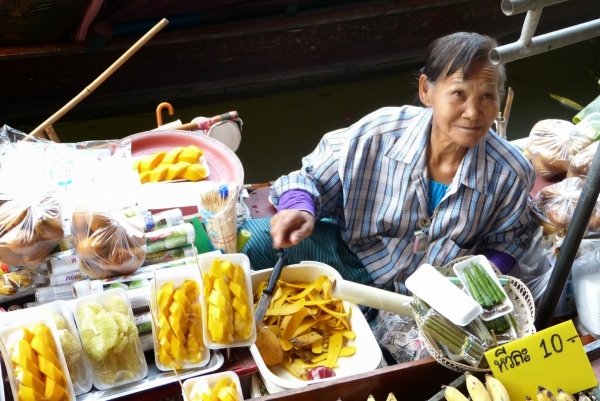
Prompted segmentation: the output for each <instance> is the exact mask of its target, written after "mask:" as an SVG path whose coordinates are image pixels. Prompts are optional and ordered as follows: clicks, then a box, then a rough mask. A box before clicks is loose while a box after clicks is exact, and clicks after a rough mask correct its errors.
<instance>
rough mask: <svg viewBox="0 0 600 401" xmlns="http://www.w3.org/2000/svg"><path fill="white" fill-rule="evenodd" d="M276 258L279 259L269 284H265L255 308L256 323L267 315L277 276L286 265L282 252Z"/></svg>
mask: <svg viewBox="0 0 600 401" xmlns="http://www.w3.org/2000/svg"><path fill="white" fill-rule="evenodd" d="M277 257H278V258H279V259H277V263H276V264H275V267H274V268H273V270H272V271H271V276H270V277H269V283H268V284H267V287H266V288H265V289H264V290H263V293H262V295H261V296H260V300H259V301H258V307H257V308H256V312H255V314H254V319H255V320H256V321H257V322H262V321H263V319H264V318H265V313H267V308H268V307H269V303H270V302H271V298H273V292H274V291H275V286H276V285H277V280H279V276H280V275H281V270H283V266H285V265H286V264H287V260H286V258H285V255H284V254H283V252H281V251H280V252H279V253H278V254H277Z"/></svg>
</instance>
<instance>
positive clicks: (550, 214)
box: [533, 177, 584, 230]
mask: <svg viewBox="0 0 600 401" xmlns="http://www.w3.org/2000/svg"><path fill="white" fill-rule="evenodd" d="M583 184H584V181H583V180H582V179H581V178H579V177H572V178H565V179H564V180H562V181H560V182H557V183H556V184H552V185H548V186H547V187H544V188H542V189H541V190H540V192H538V193H537V195H535V197H534V198H533V203H534V206H535V207H534V212H537V213H539V214H540V215H541V216H542V217H543V218H545V219H546V220H547V221H549V222H550V223H551V224H552V225H553V226H555V227H556V229H557V230H562V229H566V228H567V227H568V225H569V223H570V222H571V216H573V212H574V211H575V206H576V205H577V201H578V200H579V195H580V194H581V189H582V188H583Z"/></svg>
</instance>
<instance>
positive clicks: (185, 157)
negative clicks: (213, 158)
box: [177, 145, 204, 164]
mask: <svg viewBox="0 0 600 401" xmlns="http://www.w3.org/2000/svg"><path fill="white" fill-rule="evenodd" d="M203 154H204V152H202V150H200V148H198V147H197V146H194V145H189V146H187V147H186V148H185V149H183V150H182V151H181V153H180V154H179V157H178V158H177V162H187V163H190V164H194V163H198V160H199V159H200V156H202V155H203Z"/></svg>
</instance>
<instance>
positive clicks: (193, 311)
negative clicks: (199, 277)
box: [157, 280, 204, 369]
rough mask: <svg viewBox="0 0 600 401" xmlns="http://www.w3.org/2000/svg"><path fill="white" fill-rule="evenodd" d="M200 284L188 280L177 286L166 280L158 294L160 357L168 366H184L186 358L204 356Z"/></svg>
mask: <svg viewBox="0 0 600 401" xmlns="http://www.w3.org/2000/svg"><path fill="white" fill-rule="evenodd" d="M199 292H200V287H199V286H198V283H196V281H194V280H185V281H184V283H183V285H182V286H180V287H178V288H174V287H173V283H172V282H169V283H166V284H164V285H163V286H162V287H161V288H160V290H159V291H158V294H157V308H158V311H157V316H158V317H157V321H158V334H157V337H158V342H159V349H158V358H159V360H160V362H161V363H162V364H163V365H164V366H166V367H173V368H174V369H181V368H182V365H181V363H183V362H189V363H193V364H196V363H199V362H200V361H201V360H202V351H203V350H204V341H203V340H202V309H201V307H200V303H198V294H199Z"/></svg>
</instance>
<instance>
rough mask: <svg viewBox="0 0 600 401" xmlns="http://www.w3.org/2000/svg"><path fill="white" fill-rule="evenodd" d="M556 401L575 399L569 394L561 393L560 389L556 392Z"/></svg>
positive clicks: (573, 400)
mask: <svg viewBox="0 0 600 401" xmlns="http://www.w3.org/2000/svg"><path fill="white" fill-rule="evenodd" d="M556 400H557V401H575V397H573V396H572V395H571V394H569V393H567V392H565V391H563V389H562V388H559V389H558V390H557V394H556Z"/></svg>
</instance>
